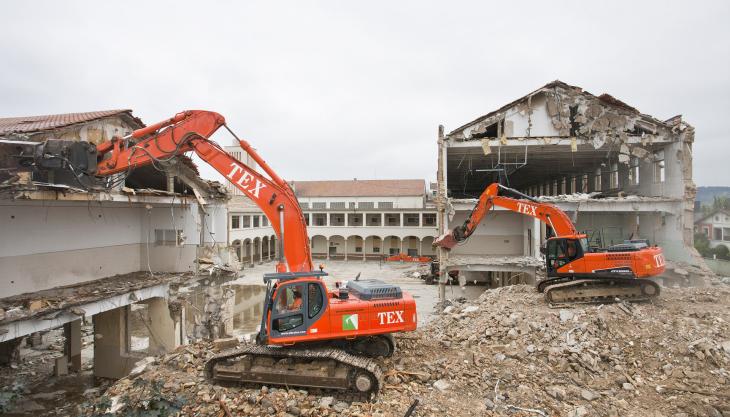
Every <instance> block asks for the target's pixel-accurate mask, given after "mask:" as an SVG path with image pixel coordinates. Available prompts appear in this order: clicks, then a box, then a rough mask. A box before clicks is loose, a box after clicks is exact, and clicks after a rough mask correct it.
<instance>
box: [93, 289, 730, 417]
mask: <svg viewBox="0 0 730 417" xmlns="http://www.w3.org/2000/svg"><path fill="white" fill-rule="evenodd" d="M427 288H429V290H433V291H435V288H433V287H427ZM729 307H730V287H728V286H726V285H722V284H719V283H716V285H713V286H710V287H707V288H682V289H664V291H663V293H662V295H661V296H660V298H659V299H658V300H656V301H653V302H649V303H641V304H622V303H617V304H610V305H580V306H575V307H573V308H564V309H551V308H549V307H548V306H547V305H546V304H545V302H544V300H543V299H542V296H541V295H539V294H537V293H536V292H535V290H534V288H533V287H529V286H512V287H505V288H500V289H494V290H488V291H486V292H485V293H484V294H483V295H481V296H480V297H479V298H478V299H475V300H471V301H466V300H464V301H461V302H459V301H454V302H450V303H445V304H441V305H438V306H436V308H437V311H438V312H439V314H438V315H435V316H434V317H433V318H432V319H431V320H429V321H428V323H427V324H425V325H424V326H422V327H421V328H420V329H419V330H418V331H416V332H414V333H409V334H405V335H400V337H398V339H397V342H398V350H397V352H396V354H395V355H394V356H393V357H392V358H389V359H386V360H381V361H380V363H381V367H382V369H383V371H384V372H385V373H386V375H387V377H386V384H385V387H384V388H383V389H382V390H381V392H380V394H379V395H378V397H377V398H376V399H375V400H374V401H372V402H356V401H352V400H351V399H348V398H347V397H344V396H342V395H341V394H337V393H333V392H319V391H315V390H311V391H307V390H300V389H295V388H291V387H290V388H281V387H258V388H257V387H247V388H241V387H223V386H219V385H215V384H211V383H210V382H209V381H207V380H206V379H205V377H204V373H203V364H204V363H205V361H206V359H207V358H208V357H210V355H211V354H212V348H211V346H210V345H209V344H206V343H197V344H193V345H189V346H184V347H181V348H179V349H178V350H177V351H176V352H173V353H171V354H168V355H166V356H164V357H160V358H155V359H152V360H151V362H150V363H148V364H147V365H146V366H144V367H143V369H142V368H141V369H140V370H139V373H138V374H136V375H133V376H131V377H129V378H125V379H122V380H120V381H118V382H117V383H116V384H114V385H113V386H112V387H110V388H109V389H108V390H107V391H106V393H105V394H104V395H103V396H102V397H100V398H98V399H97V400H96V401H95V402H94V403H93V404H86V405H85V406H84V407H82V408H81V409H79V413H80V414H83V415H103V414H104V413H107V412H114V413H116V414H115V415H120V416H127V415H128V416H132V415H134V416H136V415H176V414H178V413H179V414H180V415H196V416H197V415H199V416H228V415H246V416H248V415H252V416H258V415H262V416H265V415H274V416H286V417H289V416H335V415H342V416H403V415H404V414H405V413H406V411H407V409H408V408H409V406H410V405H411V404H413V402H414V401H415V400H416V399H417V400H418V401H419V403H418V404H417V405H416V406H415V411H414V413H413V414H412V415H413V416H485V415H486V416H503V415H504V416H570V417H580V416H651V417H660V416H664V417H689V416H720V417H723V416H724V417H728V416H730V372H729V371H728V369H730V368H729V367H728V365H730V308H729Z"/></svg>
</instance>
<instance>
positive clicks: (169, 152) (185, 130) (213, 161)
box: [95, 110, 313, 272]
mask: <svg viewBox="0 0 730 417" xmlns="http://www.w3.org/2000/svg"><path fill="white" fill-rule="evenodd" d="M220 127H225V128H226V129H228V127H227V126H226V121H225V118H223V116H221V115H220V114H218V113H215V112H211V111H203V110H190V111H185V112H182V113H178V114H176V115H175V116H174V117H171V118H169V119H167V120H164V121H162V122H160V123H156V124H154V125H150V126H147V127H145V128H142V129H138V130H135V131H134V132H132V133H131V134H130V135H129V136H126V137H124V138H114V139H112V140H110V141H108V142H104V143H101V144H100V145H98V146H97V149H96V151H97V157H98V158H99V161H98V164H97V167H96V174H95V175H96V176H99V177H108V176H111V175H114V174H119V173H122V172H125V171H130V170H132V169H134V168H137V167H141V166H145V165H150V164H154V163H156V162H157V161H165V160H169V159H171V158H174V157H175V156H177V155H181V154H183V153H185V152H189V151H194V152H195V153H196V154H197V155H198V156H199V157H200V158H201V159H203V160H204V161H205V162H207V163H208V164H209V165H210V166H212V167H213V168H215V170H216V171H218V172H220V173H221V174H222V175H223V176H225V177H226V179H227V180H228V181H230V182H231V183H232V184H233V185H235V186H236V187H237V188H238V189H240V190H241V191H242V192H243V193H244V195H246V196H247V197H249V198H250V199H251V201H253V202H254V203H255V204H256V205H257V206H258V207H259V208H260V209H261V210H262V211H263V212H264V214H265V215H266V217H268V219H269V222H270V223H271V227H272V228H273V229H274V232H275V233H276V235H277V236H278V238H279V242H280V244H282V245H283V250H281V249H282V248H281V247H280V253H282V254H283V255H284V257H283V259H280V260H279V264H278V265H277V271H278V272H286V271H287V267H288V271H289V272H309V271H312V270H313V265H312V257H311V254H310V251H309V238H308V236H307V226H306V223H305V221H304V216H303V214H302V211H301V208H300V207H299V203H298V202H297V199H296V196H295V195H294V192H293V191H292V189H291V187H289V185H288V184H287V183H286V182H285V181H284V180H282V179H281V178H280V177H279V176H278V175H277V174H276V173H275V172H274V171H273V170H272V169H271V167H269V165H268V164H267V163H266V162H265V161H264V160H263V158H261V156H259V154H258V153H257V152H256V151H255V150H254V149H253V148H252V147H251V145H250V144H249V143H248V142H246V141H245V140H242V139H239V138H238V137H237V136H236V135H235V134H234V133H233V132H232V131H231V130H230V129H228V131H229V132H231V134H232V135H233V136H234V137H235V138H236V140H238V143H239V144H240V146H241V148H242V149H243V150H244V151H245V152H246V153H248V154H249V155H250V156H251V158H252V159H253V160H254V161H256V163H257V164H258V165H259V166H260V167H261V169H262V170H263V171H264V172H265V173H266V174H267V175H268V178H267V177H265V176H264V175H262V174H260V173H258V172H256V171H255V170H253V169H251V168H250V167H249V166H247V165H246V164H245V163H243V162H241V161H239V160H237V159H236V158H234V157H233V156H231V155H230V154H228V153H227V152H226V151H224V150H223V149H222V148H221V147H220V146H219V145H218V144H217V143H215V142H213V141H211V140H210V139H209V137H210V136H211V135H212V134H213V133H215V132H216V131H217V130H218V129H219V128H220Z"/></svg>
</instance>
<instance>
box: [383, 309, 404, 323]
mask: <svg viewBox="0 0 730 417" xmlns="http://www.w3.org/2000/svg"><path fill="white" fill-rule="evenodd" d="M378 318H379V319H380V324H394V323H403V311H402V310H401V311H388V312H382V313H378Z"/></svg>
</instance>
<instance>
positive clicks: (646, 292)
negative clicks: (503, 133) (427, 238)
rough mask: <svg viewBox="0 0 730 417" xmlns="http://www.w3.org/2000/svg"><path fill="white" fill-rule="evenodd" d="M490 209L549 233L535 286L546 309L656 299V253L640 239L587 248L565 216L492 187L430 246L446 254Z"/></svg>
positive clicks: (659, 260) (660, 265)
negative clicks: (537, 224) (540, 276)
mask: <svg viewBox="0 0 730 417" xmlns="http://www.w3.org/2000/svg"><path fill="white" fill-rule="evenodd" d="M495 206H498V207H503V208H505V209H507V210H511V211H514V212H517V213H520V214H524V215H526V216H531V217H534V218H536V219H538V220H540V221H542V222H543V223H545V224H546V225H547V226H549V230H551V231H552V234H553V235H554V236H552V237H549V238H548V239H547V241H546V243H545V247H544V249H543V252H544V254H545V263H546V265H545V267H546V271H547V278H546V279H545V280H542V281H540V282H539V283H538V284H537V289H538V291H540V292H542V293H544V294H545V299H546V300H547V301H548V302H549V303H550V304H552V305H560V304H568V303H597V302H599V303H600V302H612V301H615V300H616V299H620V300H626V301H640V300H647V299H650V298H653V297H657V296H658V295H659V291H660V287H659V285H658V284H657V283H655V282H654V281H652V280H650V279H646V278H650V277H654V276H657V275H660V274H661V273H663V272H664V268H665V262H664V256H663V254H662V250H661V248H659V247H657V246H649V244H648V242H647V241H645V240H629V241H625V242H624V243H623V244H619V245H615V246H611V247H608V248H605V249H595V248H590V247H589V246H588V238H587V236H586V235H585V234H580V233H578V231H577V230H576V229H575V226H574V225H573V222H571V221H570V218H569V217H568V216H567V215H566V214H565V212H563V211H562V210H560V209H559V208H557V207H556V206H554V205H552V204H548V203H543V202H540V201H538V200H536V199H534V198H532V197H530V196H527V195H525V194H523V193H521V192H519V191H517V190H514V189H511V188H508V187H505V186H502V185H500V184H497V183H494V184H490V185H489V186H488V187H487V188H486V189H485V190H484V192H483V193H482V195H481V196H480V197H479V201H478V202H477V203H476V205H475V206H474V209H473V210H472V212H471V214H470V215H469V217H468V218H467V219H466V221H464V223H463V224H462V225H460V226H457V227H455V228H454V229H453V230H449V231H447V232H446V233H444V234H443V235H441V236H439V237H438V238H437V239H436V240H435V241H434V245H435V246H439V247H442V248H445V249H452V248H453V247H455V246H456V245H457V244H459V243H461V242H464V241H466V240H467V239H468V238H469V236H471V235H472V234H473V233H474V231H475V230H476V228H477V226H478V225H479V223H481V222H482V220H483V219H484V218H485V216H486V215H487V214H488V213H489V211H490V210H491V209H492V208H493V207H495Z"/></svg>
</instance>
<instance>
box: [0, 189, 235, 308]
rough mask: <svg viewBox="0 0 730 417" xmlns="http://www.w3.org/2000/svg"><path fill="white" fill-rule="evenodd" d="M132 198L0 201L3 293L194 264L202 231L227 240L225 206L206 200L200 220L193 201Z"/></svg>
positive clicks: (212, 240)
mask: <svg viewBox="0 0 730 417" xmlns="http://www.w3.org/2000/svg"><path fill="white" fill-rule="evenodd" d="M133 200H134V199H133V198H131V197H130V201H129V202H127V203H123V202H88V201H87V202H79V201H30V200H0V218H3V219H6V220H5V222H4V228H3V233H2V234H0V253H1V254H2V256H0V270H2V271H3V274H2V275H0V290H1V291H0V292H1V293H2V294H3V296H10V295H14V294H20V293H23V292H33V291H40V290H44V289H48V288H53V287H57V286H63V285H72V284H77V283H81V282H86V281H91V280H95V279H99V278H104V277H109V276H113V275H117V274H125V273H129V272H135V271H146V270H148V269H151V270H152V271H155V272H160V271H165V272H185V271H195V269H196V263H195V260H196V257H197V249H198V247H199V245H200V244H201V238H202V244H203V245H209V246H214V245H215V244H216V243H217V244H219V245H222V246H226V244H225V231H226V218H225V217H226V216H225V209H224V208H223V207H222V205H211V206H209V207H208V214H207V215H206V216H207V217H206V219H205V221H202V220H201V217H200V214H199V210H198V205H197V202H195V201H194V200H193V201H192V202H191V201H190V200H187V202H186V203H185V204H183V202H182V201H181V200H180V199H177V200H176V201H175V202H173V201H171V200H168V201H167V203H165V204H149V203H145V204H142V203H133V202H132V201H133ZM202 225H205V228H204V229H201V227H202ZM201 230H204V233H202V234H201ZM172 231H179V233H174V232H173V233H170V232H172ZM177 237H181V238H183V239H181V240H179V241H176V240H175V239H176V238H177Z"/></svg>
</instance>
